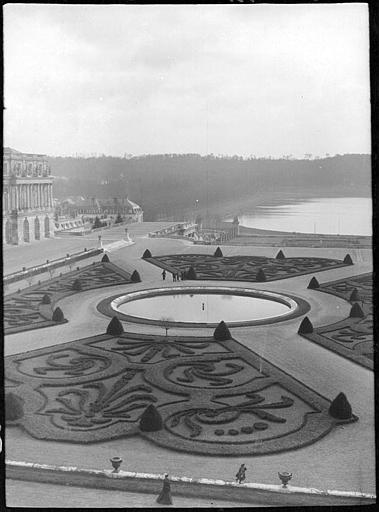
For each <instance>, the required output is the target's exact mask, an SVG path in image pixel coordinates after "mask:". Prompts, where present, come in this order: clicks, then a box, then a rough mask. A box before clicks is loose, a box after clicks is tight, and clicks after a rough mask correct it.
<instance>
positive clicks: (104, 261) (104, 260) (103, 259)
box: [101, 254, 110, 263]
mask: <svg viewBox="0 0 379 512" xmlns="http://www.w3.org/2000/svg"><path fill="white" fill-rule="evenodd" d="M109 261H110V260H109V256H108V254H104V256H103V257H102V258H101V263H109Z"/></svg>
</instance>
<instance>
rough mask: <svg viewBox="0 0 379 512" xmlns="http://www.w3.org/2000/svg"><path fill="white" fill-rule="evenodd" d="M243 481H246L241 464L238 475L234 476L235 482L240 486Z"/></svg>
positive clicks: (243, 467) (244, 470)
mask: <svg viewBox="0 0 379 512" xmlns="http://www.w3.org/2000/svg"><path fill="white" fill-rule="evenodd" d="M244 480H246V466H245V464H241V466H240V468H239V470H238V473H237V474H236V482H238V483H239V484H241V483H242V482H243V481H244Z"/></svg>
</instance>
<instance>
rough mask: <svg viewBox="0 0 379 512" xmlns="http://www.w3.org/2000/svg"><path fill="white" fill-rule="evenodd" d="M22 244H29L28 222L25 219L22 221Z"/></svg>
mask: <svg viewBox="0 0 379 512" xmlns="http://www.w3.org/2000/svg"><path fill="white" fill-rule="evenodd" d="M24 242H30V233H29V221H28V219H27V218H25V220H24Z"/></svg>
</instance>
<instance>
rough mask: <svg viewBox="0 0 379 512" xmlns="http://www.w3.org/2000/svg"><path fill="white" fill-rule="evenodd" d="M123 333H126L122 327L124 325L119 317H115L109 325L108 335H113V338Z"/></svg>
mask: <svg viewBox="0 0 379 512" xmlns="http://www.w3.org/2000/svg"><path fill="white" fill-rule="evenodd" d="M123 332H124V328H123V326H122V323H121V322H120V320H119V319H118V318H117V316H114V317H113V318H112V320H111V321H110V322H109V324H108V327H107V334H112V335H113V336H118V335H119V334H122V333H123Z"/></svg>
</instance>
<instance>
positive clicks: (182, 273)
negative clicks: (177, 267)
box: [180, 270, 185, 281]
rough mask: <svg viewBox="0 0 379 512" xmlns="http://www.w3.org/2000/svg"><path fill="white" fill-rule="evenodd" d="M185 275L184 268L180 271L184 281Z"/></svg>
mask: <svg viewBox="0 0 379 512" xmlns="http://www.w3.org/2000/svg"><path fill="white" fill-rule="evenodd" d="M184 276H185V272H184V270H182V271H181V273H180V277H181V278H182V281H184Z"/></svg>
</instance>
